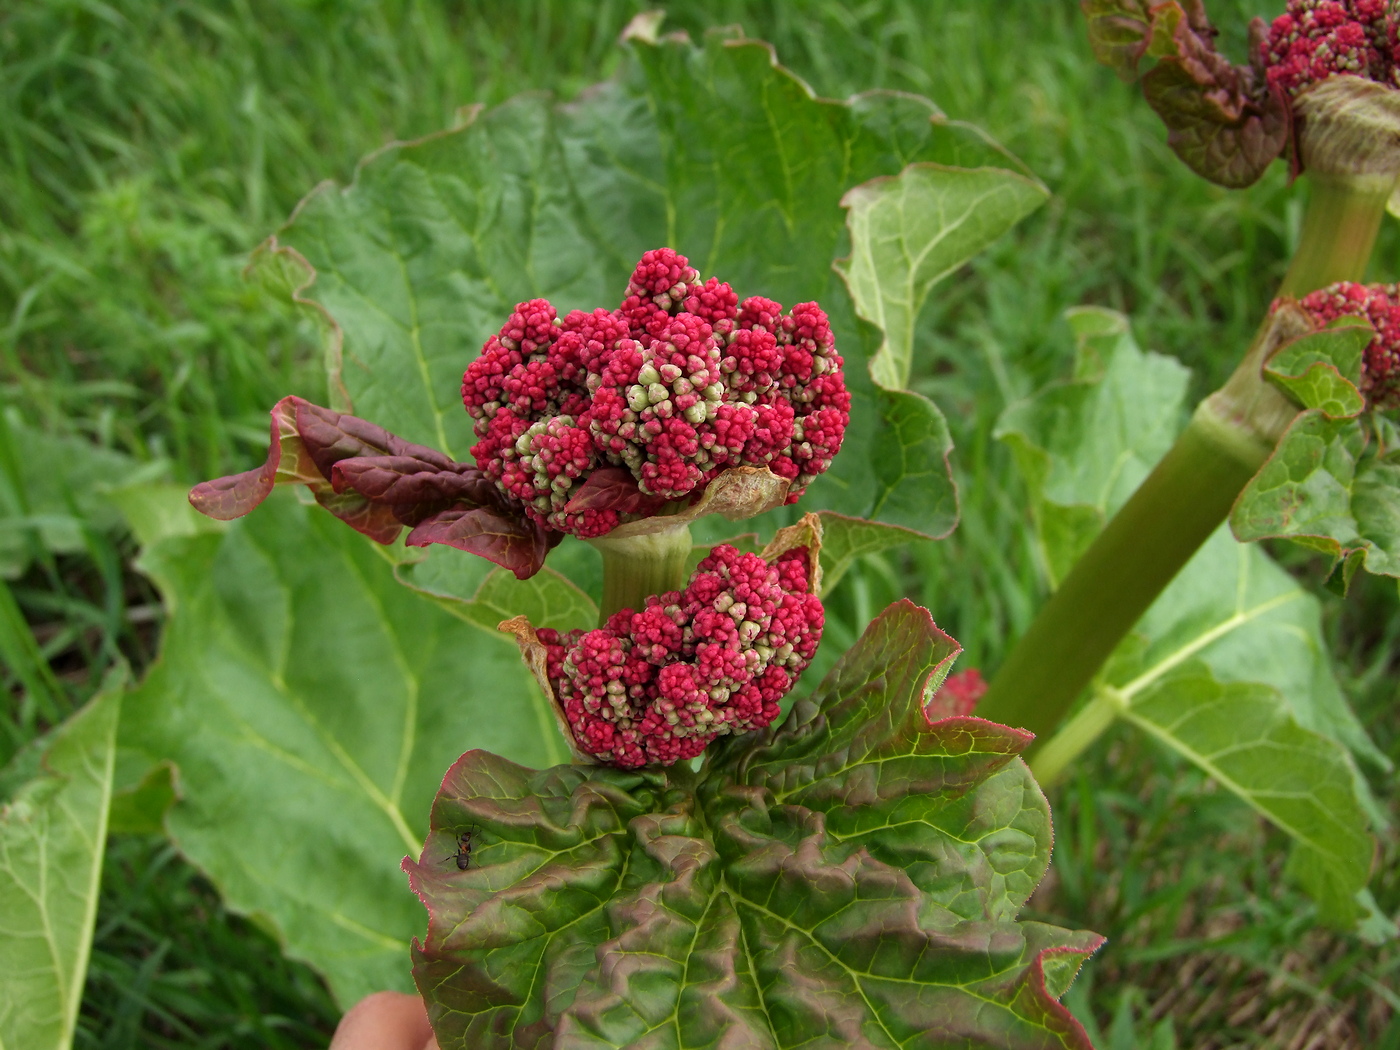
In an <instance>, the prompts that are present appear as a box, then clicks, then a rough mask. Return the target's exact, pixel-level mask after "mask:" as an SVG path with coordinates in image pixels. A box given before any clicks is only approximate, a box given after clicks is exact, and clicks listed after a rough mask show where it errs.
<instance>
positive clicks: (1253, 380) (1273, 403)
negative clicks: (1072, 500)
mask: <svg viewBox="0 0 1400 1050" xmlns="http://www.w3.org/2000/svg"><path fill="white" fill-rule="evenodd" d="M1311 182H1312V183H1313V187H1312V188H1313V193H1312V195H1311V196H1310V198H1309V202H1308V211H1307V214H1306V215H1305V217H1304V223H1303V235H1302V239H1301V242H1300V244H1299V246H1298V250H1297V252H1296V253H1295V256H1294V259H1293V262H1292V264H1291V265H1290V267H1289V270H1288V275H1287V277H1286V278H1285V280H1284V284H1283V288H1282V290H1281V294H1287V295H1292V296H1295V297H1296V296H1301V295H1304V294H1306V293H1307V292H1310V291H1313V290H1314V289H1315V288H1317V287H1322V286H1324V285H1325V284H1328V283H1331V282H1334V281H1341V280H1359V279H1360V278H1361V277H1362V275H1363V274H1364V272H1365V269H1366V266H1367V264H1368V263H1369V261H1370V256H1371V250H1372V248H1373V246H1374V244H1375V239H1376V234H1377V232H1378V230H1379V228H1380V222H1381V218H1382V216H1383V215H1384V213H1385V207H1386V202H1387V201H1388V199H1389V197H1390V192H1391V189H1392V188H1393V186H1394V183H1395V179H1394V176H1393V175H1390V176H1376V175H1369V174H1368V175H1359V176H1338V175H1334V174H1328V175H1325V176H1321V175H1318V176H1312V177H1311ZM1381 182H1384V183H1385V186H1384V191H1383V192H1382V187H1381V185H1380V183H1381ZM1286 316H1287V315H1277V314H1271V315H1270V317H1268V318H1266V319H1265V321H1264V323H1263V325H1261V327H1260V330H1259V333H1258V335H1257V336H1256V337H1255V340H1254V342H1253V344H1252V345H1251V347H1250V350H1249V352H1248V353H1247V354H1246V355H1245V358H1244V360H1243V361H1241V363H1240V365H1239V367H1238V368H1236V370H1235V372H1234V374H1233V375H1232V376H1231V377H1230V379H1229V380H1228V381H1227V382H1226V383H1225V385H1224V386H1223V387H1221V388H1220V389H1219V390H1218V391H1216V392H1215V393H1214V394H1212V395H1211V396H1210V397H1208V398H1207V399H1206V400H1205V401H1203V402H1202V403H1201V404H1200V406H1199V407H1198V408H1197V410H1196V412H1195V414H1194V415H1193V417H1192V419H1191V422H1190V423H1189V424H1188V426H1187V427H1186V429H1185V430H1184V431H1183V432H1182V434H1181V436H1180V437H1179V438H1178V439H1177V441H1176V444H1175V445H1173V446H1172V448H1171V450H1170V451H1168V453H1167V454H1166V456H1165V457H1163V459H1162V461H1161V462H1160V463H1158V464H1157V466H1156V467H1155V468H1154V469H1153V471H1152V472H1151V473H1150V474H1149V475H1148V476H1147V478H1146V480H1144V481H1143V483H1142V485H1141V486H1140V487H1139V488H1138V490H1137V491H1136V492H1135V493H1133V495H1132V496H1131V497H1130V498H1129V500H1128V502H1127V503H1125V504H1124V505H1123V507H1122V508H1121V509H1120V510H1119V511H1118V513H1117V514H1116V515H1115V516H1114V517H1113V519H1112V520H1111V521H1110V522H1109V523H1108V525H1107V526H1106V527H1105V528H1104V530H1103V532H1101V533H1100V534H1099V536H1098V537H1097V538H1096V539H1095V540H1094V542H1093V543H1092V544H1091V545H1090V546H1089V549H1088V550H1087V551H1085V553H1084V554H1083V556H1082V557H1081V558H1080V559H1079V561H1078V562H1077V563H1076V564H1075V566H1074V567H1073V569H1071V571H1070V573H1069V575H1068V576H1066V578H1065V580H1064V581H1063V583H1061V585H1060V587H1059V589H1058V590H1056V591H1055V593H1054V594H1053V595H1051V597H1050V599H1049V601H1047V602H1046V604H1045V605H1044V606H1043V607H1042V608H1041V610H1040V612H1039V614H1038V615H1037V616H1036V618H1035V621H1034V622H1033V623H1032V624H1031V626H1030V629H1029V630H1027V632H1026V633H1025V635H1023V636H1022V637H1021V639H1020V640H1019V641H1018V642H1017V643H1016V645H1015V647H1014V648H1013V649H1012V651H1011V653H1010V655H1009V656H1008V657H1007V659H1006V662H1005V663H1004V664H1003V665H1002V667H1001V669H1000V671H999V672H998V673H997V675H996V677H995V678H993V679H992V682H991V685H990V687H989V689H988V691H987V695H986V696H985V697H984V698H983V700H982V702H981V704H979V705H978V710H977V713H978V714H979V715H980V716H982V717H984V718H988V719H990V720H992V721H995V722H1003V723H1006V724H1008V725H1014V726H1022V727H1024V728H1026V729H1029V730H1031V731H1032V732H1034V733H1036V734H1037V736H1039V737H1040V738H1041V740H1044V739H1045V737H1046V734H1048V733H1050V732H1052V731H1054V730H1055V728H1056V727H1057V726H1058V725H1059V724H1060V723H1061V721H1062V720H1063V719H1064V717H1065V715H1066V713H1067V712H1068V711H1069V709H1070V706H1071V705H1072V704H1073V703H1074V701H1075V700H1076V698H1077V697H1078V696H1079V695H1080V694H1081V693H1082V692H1083V690H1084V688H1085V687H1086V686H1088V685H1089V683H1090V682H1091V681H1092V679H1093V677H1094V676H1095V675H1096V674H1097V673H1098V671H1099V669H1100V668H1101V667H1102V666H1103V664H1104V662H1105V661H1106V660H1107V659H1108V657H1109V655H1110V654H1111V653H1112V652H1113V650H1114V649H1115V648H1116V647H1117V645H1118V643H1119V642H1120V641H1122V639H1123V638H1124V636H1125V635H1127V633H1128V631H1129V630H1131V629H1132V626H1133V624H1135V623H1136V622H1137V621H1138V619H1139V618H1140V617H1141V616H1142V614H1143V613H1144V612H1146V611H1147V608H1148V606H1150V605H1151V604H1152V602H1153V601H1155V600H1156V598H1157V596H1158V595H1159V594H1160V593H1161V592H1162V591H1163V590H1164V589H1165V588H1166V586H1167V585H1168V584H1169V583H1170V582H1171V581H1172V579H1173V578H1174V577H1175V576H1176V574H1177V573H1178V572H1179V571H1180V570H1181V568H1182V567H1183V566H1184V565H1185V564H1186V563H1187V562H1188V561H1189V560H1190V559H1191V557H1192V556H1193V555H1194V554H1195V553H1196V551H1197V550H1199V549H1200V547H1201V545H1202V544H1203V543H1205V541H1206V540H1207V539H1208V538H1209V537H1210V535H1211V533H1213V532H1214V531H1215V530H1216V529H1217V528H1219V527H1220V525H1221V524H1222V523H1223V522H1224V521H1225V520H1226V519H1227V518H1228V516H1229V513H1230V508H1231V507H1232V506H1233V505H1234V502H1235V499H1236V498H1237V497H1238V496H1239V494H1240V493H1241V492H1242V491H1243V490H1244V488H1245V486H1246V485H1247V484H1248V483H1249V481H1250V479H1251V478H1252V477H1253V476H1254V474H1255V473H1256V472H1257V471H1258V469H1259V468H1260V467H1261V466H1262V465H1263V463H1264V462H1265V460H1267V459H1268V457H1269V455H1270V454H1271V452H1272V451H1273V449H1274V446H1275V445H1276V444H1277V442H1278V439H1279V438H1280V437H1281V436H1282V434H1283V431H1284V430H1285V429H1286V428H1287V426H1288V423H1289V422H1290V421H1291V420H1292V419H1293V417H1294V416H1295V415H1296V414H1297V411H1298V410H1297V408H1296V407H1295V406H1294V405H1293V404H1292V403H1291V402H1290V401H1288V400H1287V398H1286V397H1285V396H1284V395H1283V394H1282V393H1280V392H1279V391H1278V390H1276V389H1275V388H1274V387H1273V386H1272V385H1271V384H1269V383H1268V382H1267V381H1266V380H1265V379H1264V377H1263V374H1262V367H1263V365H1264V363H1265V361H1267V359H1268V357H1269V355H1270V354H1272V353H1273V351H1274V349H1275V348H1276V347H1277V346H1278V345H1279V343H1280V342H1281V341H1283V340H1284V339H1286V338H1289V337H1291V336H1292V335H1297V334H1300V333H1299V332H1295V331H1291V330H1290V329H1289V328H1288V321H1287V320H1286ZM1280 317H1283V318H1284V320H1282V321H1280V320H1278V318H1280ZM1111 722H1112V720H1111V719H1109V718H1105V717H1102V712H1099V713H1098V716H1096V717H1089V718H1086V719H1084V720H1075V721H1073V722H1071V723H1070V724H1069V725H1067V726H1066V727H1065V729H1064V731H1063V732H1062V734H1061V736H1059V737H1056V738H1055V739H1054V740H1051V741H1049V743H1047V744H1044V745H1043V746H1044V748H1045V749H1046V750H1047V751H1052V752H1053V756H1054V765H1055V767H1056V769H1057V770H1063V769H1064V768H1066V767H1067V766H1068V765H1069V764H1070V763H1071V762H1072V761H1073V760H1074V758H1076V757H1077V756H1078V755H1079V754H1080V753H1082V752H1083V751H1084V749H1086V748H1087V747H1089V746H1090V745H1091V744H1092V743H1093V742H1094V740H1095V739H1097V737H1098V736H1099V735H1100V734H1101V733H1102V732H1103V731H1104V730H1106V729H1107V728H1108V726H1109V725H1110V724H1111Z"/></svg>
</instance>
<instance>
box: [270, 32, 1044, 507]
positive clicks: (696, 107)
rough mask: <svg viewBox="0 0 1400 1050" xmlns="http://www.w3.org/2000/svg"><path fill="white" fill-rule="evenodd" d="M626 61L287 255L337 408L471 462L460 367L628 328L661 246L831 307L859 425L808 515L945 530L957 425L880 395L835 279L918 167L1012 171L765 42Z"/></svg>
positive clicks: (644, 45) (398, 150) (501, 120)
mask: <svg viewBox="0 0 1400 1050" xmlns="http://www.w3.org/2000/svg"><path fill="white" fill-rule="evenodd" d="M630 48H631V54H630V56H629V57H628V58H627V59H626V60H625V61H624V63H623V66H622V68H621V70H620V72H619V73H618V75H617V77H616V78H615V79H613V80H612V81H609V82H608V83H606V84H602V85H600V86H599V87H598V88H597V89H595V90H593V91H591V92H587V93H585V94H584V95H583V96H581V97H580V98H579V99H578V100H577V101H575V102H572V103H569V104H567V105H560V104H556V103H554V102H553V101H551V100H550V99H548V98H546V97H542V96H539V95H528V96H521V97H519V98H517V99H514V100H511V101H509V102H506V103H504V104H503V105H500V106H497V107H495V108H492V109H487V110H482V111H479V112H478V113H476V114H475V115H474V117H473V119H471V121H470V122H469V123H468V124H467V125H466V126H464V127H461V128H458V129H454V130H451V131H447V132H444V133H442V134H439V135H434V136H430V137H429V138H427V139H423V140H420V141H418V142H414V143H406V144H399V145H393V146H390V147H387V148H385V149H384V150H381V151H380V152H378V153H376V154H374V155H372V156H371V157H369V158H367V159H366V160H365V161H364V163H363V164H362V165H361V166H360V168H359V170H358V171H357V174H356V178H355V181H354V183H353V184H352V185H351V186H349V187H347V188H345V189H340V188H337V187H334V186H330V185H326V186H323V187H322V188H320V189H318V190H317V191H316V192H314V193H313V194H311V196H309V197H308V198H307V199H306V200H305V201H304V202H303V203H302V205H301V206H300V207H299V208H298V210H297V212H296V214H295V215H294V217H293V218H292V220H291V221H290V222H289V223H288V224H287V225H286V226H285V227H284V228H283V229H282V230H281V231H279V233H278V234H277V236H276V237H275V238H274V239H273V240H271V241H269V243H268V244H267V245H266V246H265V248H264V249H263V250H262V251H261V252H260V255H259V259H260V262H261V265H260V266H259V270H260V272H261V273H262V275H263V277H264V278H265V280H266V281H268V282H269V283H270V284H271V285H273V286H276V287H279V288H281V289H282V290H283V292H284V293H285V294H288V295H290V296H292V297H294V298H296V299H298V300H299V301H301V302H302V303H304V304H307V305H308V306H310V307H311V308H312V309H314V310H315V311H317V312H318V313H319V314H320V315H321V317H322V318H323V320H324V321H325V322H326V330H327V333H328V338H329V340H330V354H329V357H330V359H331V360H332V363H333V364H332V376H331V380H332V389H333V390H335V391H337V397H338V398H339V400H338V401H337V402H336V407H337V408H340V409H342V410H347V411H348V410H349V406H350V405H352V404H353V406H354V411H355V412H356V413H357V414H359V415H361V416H363V417H365V418H367V419H373V420H374V421H376V422H377V423H379V424H381V425H383V426H385V427H387V428H389V429H390V430H392V431H394V432H395V433H398V434H402V435H404V437H405V438H406V439H407V440H409V441H413V442H417V443H421V444H424V445H428V446H430V447H432V448H435V449H439V450H441V451H443V452H444V453H446V454H447V455H448V456H449V457H451V458H452V459H454V460H462V459H465V458H466V457H467V455H468V452H469V449H470V448H471V446H472V444H473V443H474V438H473V436H472V432H471V425H470V420H469V418H468V417H467V415H466V413H465V412H464V411H463V409H462V406H461V403H460V400H459V390H460V384H461V375H462V371H463V369H464V368H465V367H466V365H467V364H468V363H469V362H470V361H471V360H472V359H473V358H474V357H475V356H476V355H477V354H478V353H479V351H480V348H481V346H482V343H483V342H484V341H485V339H486V338H487V336H489V335H491V334H493V333H494V332H495V331H496V330H497V329H498V328H499V327H500V325H501V323H502V322H503V321H504V320H505V318H506V317H507V316H508V315H509V313H510V311H511V309H512V308H513V306H514V304H515V303H516V302H518V301H521V300H524V299H529V298H533V297H537V296H542V297H546V298H548V299H550V300H551V301H552V302H553V303H554V304H555V305H556V307H557V308H558V310H559V312H560V313H561V314H562V313H564V312H566V311H568V310H572V309H576V308H582V309H593V308H594V307H597V306H607V307H609V308H612V307H613V306H615V305H616V304H617V303H618V302H620V300H621V297H622V294H623V291H624V289H625V287H626V283H627V278H628V274H629V273H630V271H631V268H632V266H633V265H634V264H635V263H636V260H637V259H638V258H639V257H640V256H641V254H642V252H643V251H645V250H647V249H650V248H654V247H656V246H658V245H661V244H666V245H670V246H672V247H674V248H676V249H677V250H679V251H681V252H683V253H685V254H686V255H688V256H689V257H690V259H691V262H692V263H693V264H694V265H695V266H696V267H697V268H698V269H699V270H700V271H701V273H702V274H704V275H707V276H708V275H712V274H713V275H717V276H719V277H720V278H721V279H723V280H726V281H728V282H729V283H731V284H732V285H733V286H734V288H735V289H736V290H737V291H738V293H739V294H740V295H741V296H747V295H756V294H762V295H765V296H769V297H771V298H775V299H778V300H779V301H781V302H783V303H784V304H785V305H787V306H791V305H793V304H795V303H797V302H802V301H809V300H818V301H820V302H821V303H822V305H823V306H824V307H825V308H826V309H827V311H828V313H829V314H830V315H831V318H832V323H833V327H834V331H835V333H836V338H837V346H838V348H839V349H840V351H841V353H842V354H844V355H845V356H846V358H847V366H846V370H847V373H848V383H849V384H850V386H851V388H852V394H853V397H854V399H855V406H854V408H853V411H852V418H853V420H854V422H853V425H852V427H851V428H850V429H849V430H848V431H847V437H846V443H845V446H844V449H843V452H842V455H841V456H839V457H837V459H836V461H835V464H834V466H833V468H832V470H831V471H829V472H828V474H827V475H824V476H823V478H821V479H819V481H818V483H817V484H815V485H814V486H813V487H812V488H811V489H810V490H809V492H808V494H807V498H806V502H805V504H804V505H805V506H809V507H812V508H813V509H819V508H823V507H825V508H829V509H834V510H837V511H840V512H843V513H848V514H859V515H863V516H867V517H872V516H874V517H881V518H883V519H884V520H888V521H891V522H894V523H896V524H900V525H905V526H908V527H911V528H917V529H920V530H921V531H925V532H929V531H936V532H938V533H943V532H946V531H948V529H950V528H951V527H952V524H953V523H954V521H955V520H956V518H955V515H956V499H955V494H954V490H953V487H952V482H951V480H950V477H949V474H948V469H947V465H946V463H945V461H944V459H945V456H946V452H947V447H948V438H947V427H946V424H945V423H944V422H943V420H942V417H941V415H940V414H939V413H938V410H937V409H936V408H934V407H933V405H932V403H931V402H928V401H927V400H926V399H923V398H919V397H917V395H913V394H903V395H901V396H900V397H897V398H891V397H889V396H886V395H884V394H882V393H881V392H879V391H877V390H876V389H875V387H874V386H873V384H872V383H871V382H870V381H869V379H868V377H866V376H865V375H864V371H865V367H866V364H867V362H866V357H867V356H868V355H870V354H874V353H875V352H876V349H877V347H875V346H867V335H866V333H863V332H862V331H861V329H860V322H859V321H858V319H857V317H856V315H855V313H854V311H853V309H852V307H851V304H850V300H849V297H848V296H847V294H846V292H845V289H844V287H843V286H842V284H841V282H840V281H839V280H837V279H836V278H835V276H834V274H833V273H832V271H831V268H830V266H831V261H832V260H833V259H834V258H835V256H836V254H837V252H838V251H839V249H840V246H841V242H842V239H843V237H844V236H845V227H844V222H843V214H842V211H841V206H840V201H841V197H842V195H843V194H844V193H845V192H846V190H847V189H849V188H850V187H851V186H852V185H855V184H857V183H860V182H862V181H864V180H867V179H870V178H873V177H876V176H880V175H891V174H894V173H896V172H898V171H900V170H901V169H902V168H904V167H905V166H906V165H907V164H909V163H911V162H916V161H917V162H932V163H937V164H940V165H944V166H946V167H947V168H949V169H951V171H950V173H949V174H948V178H950V179H963V180H970V179H976V180H989V179H993V178H997V177H998V176H995V175H993V174H991V173H988V172H982V171H981V170H980V169H983V168H986V167H987V166H989V165H990V166H993V167H1000V168H1010V169H1014V168H1016V167H1017V162H1016V161H1015V160H1014V159H1013V158H1011V157H1010V156H1009V155H1007V154H1006V153H1005V152H1004V151H1002V150H1001V149H1000V147H998V146H996V144H995V143H993V142H991V141H990V140H988V139H987V138H986V137H985V136H983V135H982V134H981V133H980V132H977V131H976V129H973V128H970V127H968V126H965V125H961V124H957V123H956V122H952V121H948V120H946V119H944V118H943V116H942V114H940V113H939V111H938V110H937V108H936V107H935V106H934V105H933V104H932V103H930V102H928V101H927V100H924V99H919V98H916V97H913V96H910V95H902V94H895V93H883V92H875V93H869V94H865V95H860V96H857V97H856V98H854V99H852V100H850V101H849V102H833V101H828V100H823V99H818V98H816V97H815V96H814V95H813V94H812V92H811V90H810V89H809V88H808V87H807V86H806V85H805V84H804V83H802V82H801V81H800V80H799V79H798V78H796V77H795V76H794V75H793V74H792V73H790V72H789V71H787V70H785V69H783V68H782V67H781V66H779V65H778V64H777V62H776V60H775V57H774V55H773V53H772V51H771V49H770V48H769V47H768V46H767V45H766V44H763V43H760V42H757V41H751V40H744V39H741V38H738V37H735V36H733V34H726V33H712V34H710V35H708V36H707V37H706V38H705V40H704V42H703V45H702V46H697V45H695V44H692V43H690V42H688V41H684V40H678V39H675V38H670V37H667V38H661V39H656V38H655V34H654V33H653V34H648V33H645V32H641V31H637V32H634V33H633V34H632V43H631V44H630ZM962 169H968V170H962ZM971 169H978V171H977V172H976V173H973V172H972V170H971ZM1001 177H1006V178H1011V179H1012V181H1015V182H1016V183H1017V185H1018V186H1030V185H1034V184H1033V183H1032V182H1031V181H1030V180H1028V179H1026V178H1025V177H1024V176H1022V175H1020V174H1015V175H1014V176H1013V175H1010V174H1009V173H1003V176H1001ZM977 214H978V215H980V211H979V212H977ZM959 215H960V216H961V218H962V220H963V221H964V224H965V225H967V226H968V228H969V229H971V228H980V227H979V225H978V222H977V221H971V222H969V221H967V220H970V219H973V216H972V215H964V214H962V213H959ZM950 232H953V231H950ZM981 243H984V242H981ZM977 247H980V243H973V242H971V241H968V242H966V244H965V250H966V251H968V252H971V251H973V250H976V248H977ZM882 412H883V414H884V415H885V416H886V417H887V418H888V420H889V425H886V426H882V424H881V422H880V419H881V413H882ZM877 437H878V438H879V440H877Z"/></svg>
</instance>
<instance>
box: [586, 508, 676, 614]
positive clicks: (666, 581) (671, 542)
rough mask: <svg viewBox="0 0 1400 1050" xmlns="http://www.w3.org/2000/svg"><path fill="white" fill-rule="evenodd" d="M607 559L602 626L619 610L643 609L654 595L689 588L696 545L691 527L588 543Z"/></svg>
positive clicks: (601, 611)
mask: <svg viewBox="0 0 1400 1050" xmlns="http://www.w3.org/2000/svg"><path fill="white" fill-rule="evenodd" d="M586 542H588V543H590V544H591V545H592V546H593V547H595V548H597V550H598V551H599V553H601V554H602V555H603V604H602V605H601V606H600V607H599V611H598V624H599V626H602V625H603V624H605V623H607V621H608V617H610V616H611V615H612V614H613V613H615V612H617V611H618V610H619V609H642V608H643V607H645V605H646V600H647V598H648V597H649V596H650V595H653V594H665V593H666V592H667V591H678V590H681V589H682V588H683V587H684V586H685V581H686V575H687V574H686V559H687V558H689V557H690V552H691V549H692V546H693V545H692V543H691V539H690V526H689V524H680V525H677V526H675V527H674V528H670V529H661V530H657V531H654V532H645V533H641V534H640V535H628V536H620V537H613V536H598V537H595V538H594V539H591V540H588V541H586Z"/></svg>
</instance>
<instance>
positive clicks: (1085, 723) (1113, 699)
mask: <svg viewBox="0 0 1400 1050" xmlns="http://www.w3.org/2000/svg"><path fill="white" fill-rule="evenodd" d="M1122 709H1123V705H1122V701H1121V700H1120V699H1119V698H1118V696H1117V695H1116V693H1114V692H1112V691H1109V690H1104V691H1102V692H1097V693H1095V694H1094V697H1093V699H1091V700H1090V701H1089V702H1088V703H1087V704H1085V705H1084V706H1083V707H1081V708H1080V709H1079V710H1078V711H1077V712H1075V715H1074V717H1073V718H1071V719H1070V720H1069V721H1068V722H1066V723H1065V724H1064V725H1063V726H1062V727H1061V728H1060V731H1059V732H1058V733H1056V734H1055V735H1054V736H1052V737H1051V738H1050V739H1049V740H1048V741H1047V742H1046V744H1045V746H1044V747H1042V748H1041V749H1040V750H1039V751H1037V752H1036V753H1035V757H1034V758H1032V760H1031V772H1032V773H1033V774H1035V781H1036V783H1037V784H1039V785H1040V786H1041V787H1042V788H1045V789H1047V790H1048V789H1049V788H1052V787H1054V786H1055V785H1056V784H1058V783H1059V782H1060V780H1061V778H1062V777H1064V775H1065V774H1066V773H1067V772H1069V769H1070V767H1071V766H1072V765H1073V764H1074V760H1075V759H1076V758H1078V757H1079V756H1080V755H1081V754H1083V753H1084V751H1085V749H1086V748H1088V746H1089V745H1090V744H1092V743H1093V742H1094V741H1095V740H1097V739H1098V738H1099V737H1101V736H1102V735H1103V734H1104V733H1105V732H1106V731H1107V730H1108V727H1109V726H1111V725H1113V721H1114V719H1116V718H1117V717H1118V713H1119V712H1120V711H1121V710H1122Z"/></svg>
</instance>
